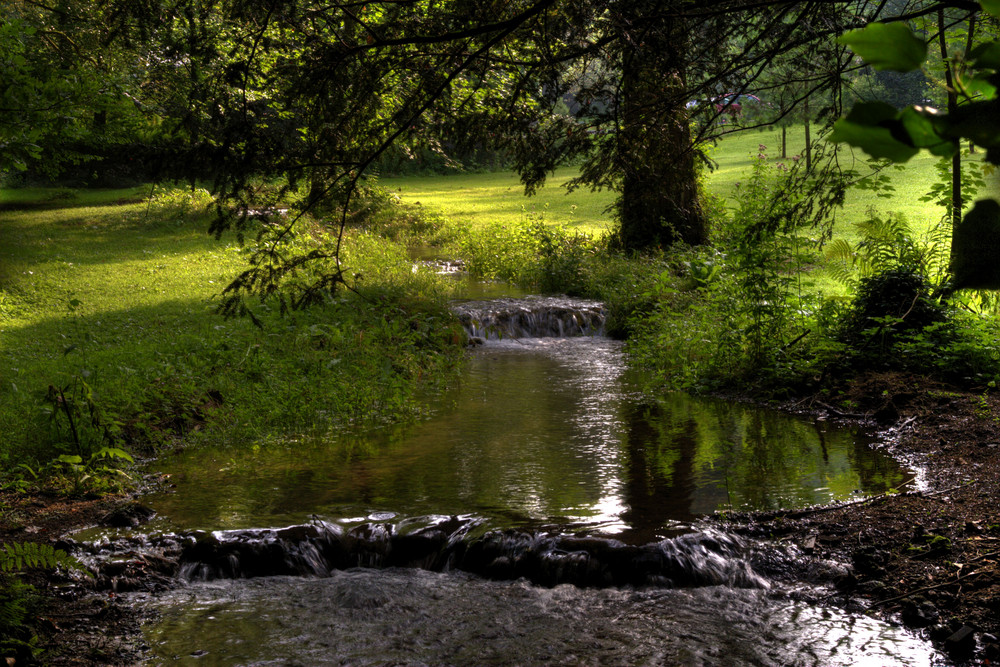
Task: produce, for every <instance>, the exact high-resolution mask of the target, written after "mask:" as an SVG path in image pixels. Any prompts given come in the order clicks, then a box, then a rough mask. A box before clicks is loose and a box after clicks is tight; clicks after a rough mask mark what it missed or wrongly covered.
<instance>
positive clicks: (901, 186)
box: [379, 126, 997, 240]
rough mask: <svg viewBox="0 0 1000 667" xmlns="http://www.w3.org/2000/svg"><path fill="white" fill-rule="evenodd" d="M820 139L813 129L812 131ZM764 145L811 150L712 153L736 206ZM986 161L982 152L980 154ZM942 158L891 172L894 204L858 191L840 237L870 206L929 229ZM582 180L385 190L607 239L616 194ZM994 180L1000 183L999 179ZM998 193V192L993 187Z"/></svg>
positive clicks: (421, 179)
mask: <svg viewBox="0 0 1000 667" xmlns="http://www.w3.org/2000/svg"><path fill="white" fill-rule="evenodd" d="M813 137H814V139H815V130H814V132H813ZM760 145H764V146H766V153H767V155H768V157H769V160H770V162H772V163H778V162H785V163H789V162H790V158H791V157H792V156H793V155H797V154H801V153H803V152H804V149H805V133H804V128H803V127H801V126H797V127H792V128H789V129H788V133H787V150H788V156H789V159H782V158H781V157H780V151H781V130H779V129H775V130H767V131H763V132H759V131H756V130H751V131H746V132H741V133H736V134H731V135H727V136H726V137H725V138H724V139H723V140H722V141H721V142H719V144H718V145H716V146H714V147H711V148H710V149H709V151H708V155H709V157H710V158H711V159H712V160H713V161H714V162H715V163H716V167H715V168H714V169H713V170H712V171H711V172H710V173H709V175H708V178H707V182H708V187H709V190H710V191H711V192H713V193H715V194H717V195H720V196H722V197H724V198H726V199H727V200H728V201H729V202H730V203H731V202H732V197H733V194H734V192H735V190H736V186H737V184H738V183H739V182H741V181H742V180H744V179H746V178H747V176H748V174H749V170H750V167H751V164H752V162H753V160H755V159H756V156H757V154H758V153H759V152H760V151H759V147H760ZM980 156H981V153H980ZM864 157H865V156H864V155H863V154H858V155H856V156H852V155H851V154H850V153H846V154H845V156H844V159H843V160H842V164H843V165H844V166H845V168H851V169H856V170H858V171H859V172H860V173H863V174H864V173H868V172H867V165H866V162H865V160H864ZM937 160H938V158H936V157H934V156H932V155H930V154H929V153H927V152H926V151H925V152H922V153H921V154H919V155H918V156H917V157H915V158H913V159H912V160H910V161H909V162H908V163H907V164H906V165H905V167H904V169H903V170H896V169H890V170H889V172H888V173H889V174H890V176H891V178H892V185H893V187H894V188H895V189H896V190H895V193H894V196H893V197H892V198H891V199H882V198H878V197H876V196H875V195H874V194H873V193H871V192H867V191H861V190H856V191H852V192H851V193H850V194H849V196H848V199H847V202H846V204H845V207H844V209H843V210H842V211H840V212H838V214H837V225H836V227H835V234H836V235H838V236H843V237H844V238H847V239H849V240H853V238H854V232H853V229H852V223H853V222H855V221H858V220H861V219H863V218H864V216H865V213H866V210H867V209H868V207H869V206H876V207H878V208H880V209H881V210H883V211H890V210H891V211H897V212H900V213H903V214H904V215H905V216H906V217H907V219H908V220H909V221H910V222H911V223H912V224H913V225H914V227H915V228H916V229H926V227H928V226H929V225H931V224H933V223H935V222H937V221H938V220H939V219H940V218H941V215H942V214H943V209H942V208H941V207H938V206H935V205H933V204H929V203H925V202H921V201H919V199H920V197H922V196H924V195H925V194H926V193H927V192H928V191H929V190H930V188H931V185H932V184H933V183H934V182H935V180H936V179H937V172H936V170H935V164H936V163H937ZM576 175H577V171H576V170H575V169H572V168H563V169H560V170H558V171H557V172H556V174H555V175H554V176H550V177H549V179H548V181H547V182H546V185H545V187H543V188H541V189H540V190H539V192H538V194H537V195H536V196H534V197H526V196H525V195H524V188H523V186H521V184H520V181H519V180H518V177H517V175H515V174H513V173H510V172H495V173H475V174H472V173H470V174H459V175H444V176H439V175H434V176H405V177H383V178H381V179H380V180H379V182H380V184H382V185H383V186H385V187H387V188H389V189H390V190H392V191H394V192H397V193H398V194H399V195H400V196H401V197H402V200H403V201H404V203H407V204H414V205H419V206H420V207H422V208H424V209H426V210H428V211H431V212H434V213H439V214H442V215H444V216H445V217H448V218H451V219H455V220H461V221H466V222H469V223H471V224H472V225H473V226H478V225H487V224H490V223H510V222H517V221H522V220H526V219H529V218H531V219H541V220H543V221H544V222H546V223H551V224H561V225H566V226H567V227H569V228H570V229H573V230H577V231H582V232H588V233H592V234H602V233H604V232H605V231H606V230H607V229H610V228H611V226H612V217H611V213H610V212H609V211H608V208H609V206H611V204H613V203H614V200H615V195H614V193H611V192H607V191H604V192H590V191H588V190H577V191H575V192H573V193H569V194H567V193H566V190H565V188H563V187H562V186H563V184H565V183H566V182H567V181H568V180H570V179H571V178H573V177H574V176H576ZM994 180H995V179H994ZM993 191H994V193H995V192H996V191H997V188H996V187H994V188H993Z"/></svg>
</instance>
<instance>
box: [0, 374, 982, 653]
mask: <svg viewBox="0 0 1000 667" xmlns="http://www.w3.org/2000/svg"><path fill="white" fill-rule="evenodd" d="M786 407H787V408H788V409H790V410H795V411H800V412H809V413H812V414H825V415H826V416H827V418H829V419H856V418H861V417H864V418H869V419H871V420H872V422H873V423H876V422H877V424H878V426H879V428H880V429H881V431H882V437H881V442H882V446H884V447H886V448H889V449H890V450H891V451H892V452H893V453H894V454H895V455H897V456H899V457H901V458H903V459H904V460H906V461H907V462H909V463H911V464H912V465H914V466H917V467H920V468H922V469H923V470H925V471H926V474H925V476H924V478H923V479H916V480H912V481H910V482H908V483H907V484H905V485H902V486H901V488H900V489H899V491H900V493H899V494H894V495H889V496H885V497H880V498H876V499H871V500H868V501H863V502H859V503H854V504H851V505H846V506H842V507H839V508H814V509H811V510H799V511H794V512H785V513H756V514H744V515H732V514H730V515H727V516H719V517H717V518H715V519H714V520H713V522H717V523H720V524H722V526H723V527H724V528H725V529H726V530H730V531H734V532H737V533H741V534H744V535H748V536H752V537H755V538H762V539H766V540H774V541H776V542H778V543H779V544H782V545H783V546H795V547H797V548H798V549H799V550H800V552H801V554H802V557H803V559H804V561H806V564H805V565H804V567H803V570H808V569H809V568H808V561H810V560H814V561H816V562H823V561H828V560H834V561H838V562H841V563H843V564H845V566H847V567H846V568H845V569H841V574H840V575H839V576H837V577H836V579H834V580H832V582H831V583H833V584H834V585H835V588H833V589H831V591H832V592H831V593H830V595H829V597H827V598H826V599H825V600H823V601H824V602H826V603H829V604H836V605H841V606H844V607H845V608H848V609H851V610H863V609H868V610H869V611H870V613H872V614H873V615H876V616H879V617H883V618H888V619H892V620H897V621H900V622H903V623H905V624H907V625H909V626H911V627H914V628H919V629H920V630H921V632H924V633H926V635H927V636H929V637H931V638H933V639H934V640H935V641H936V642H938V644H939V645H940V646H944V647H947V648H948V650H949V651H950V652H951V653H952V655H954V656H955V658H956V659H964V658H969V657H972V658H973V659H974V660H975V661H976V662H981V661H983V660H986V659H989V660H991V661H993V662H996V661H997V659H998V658H1000V648H998V645H997V642H996V639H995V637H996V636H997V634H998V632H1000V623H998V614H997V612H996V611H995V610H996V609H997V608H1000V571H998V567H997V563H998V560H1000V513H998V511H997V500H998V499H1000V495H998V491H1000V490H998V489H997V486H998V480H1000V423H998V422H1000V402H998V401H996V400H994V398H993V397H992V396H989V395H981V394H970V393H967V392H958V391H956V390H954V389H953V388H949V387H945V386H942V385H937V384H934V383H929V382H922V381H920V380H919V379H915V378H912V377H904V376H895V375H880V376H872V377H869V378H866V379H865V380H863V381H857V382H855V383H854V384H852V385H851V386H850V387H845V388H844V390H843V393H841V394H835V398H831V396H830V395H829V394H827V395H823V396H815V397H808V398H805V399H802V400H800V401H797V402H796V403H794V404H790V405H788V406H786ZM0 502H3V503H4V505H3V507H4V508H5V509H4V512H3V514H2V515H0V516H2V518H0V540H3V541H4V542H6V541H9V540H19V541H27V540H32V541H52V542H55V541H57V540H58V539H59V538H60V537H61V536H62V535H64V534H65V533H66V532H69V531H72V530H74V529H77V528H80V527H83V526H90V525H100V524H105V525H122V523H123V522H127V523H131V522H133V521H135V522H139V521H142V520H143V518H144V515H143V512H142V511H141V510H137V509H136V506H135V505H134V504H132V503H133V501H132V500H131V499H128V498H105V499H100V500H77V501H67V500H65V499H60V498H57V497H46V496H23V495H5V496H3V497H2V498H0ZM116 508H117V511H115V510H116ZM123 510H124V511H123ZM134 560H135V562H131V563H128V564H127V567H128V568H129V577H130V579H131V582H130V587H131V588H140V589H142V588H146V587H158V586H163V585H165V583H166V582H165V578H164V576H163V568H167V570H169V567H170V565H169V564H160V563H156V562H152V561H150V562H144V561H142V560H141V559H134ZM161 565H162V566H163V567H161ZM825 571H830V572H833V571H836V570H834V569H830V568H827V569H826V570H825ZM845 571H846V574H844V572H845ZM35 583H36V584H37V586H38V587H39V589H40V590H41V591H42V592H43V593H44V594H45V595H46V596H47V598H48V604H47V607H46V610H45V613H44V614H42V615H41V617H40V621H39V626H38V630H37V631H38V633H39V636H40V637H41V639H42V640H43V645H44V646H45V648H46V653H45V658H44V659H45V661H46V662H47V663H49V664H55V665H128V664H135V663H136V662H137V661H138V660H140V659H141V656H142V654H143V650H144V646H143V644H142V637H141V635H140V634H139V624H140V622H141V619H138V618H136V617H135V615H134V612H133V611H132V610H131V609H130V608H128V607H126V606H125V605H123V604H122V603H121V602H120V600H119V599H118V597H117V594H116V593H114V592H111V591H108V590H106V589H105V590H93V588H94V586H90V587H89V588H90V590H88V587H84V586H80V585H76V584H74V585H71V586H68V585H67V581H66V580H65V578H60V577H47V578H40V577H36V578H35ZM101 586H104V587H106V586H107V580H106V579H100V578H99V583H98V585H97V587H101ZM983 664H985V663H983Z"/></svg>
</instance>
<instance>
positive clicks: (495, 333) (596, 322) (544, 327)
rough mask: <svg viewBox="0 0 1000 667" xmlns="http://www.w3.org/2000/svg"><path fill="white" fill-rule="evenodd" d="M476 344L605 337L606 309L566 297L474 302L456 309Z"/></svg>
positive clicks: (600, 305)
mask: <svg viewBox="0 0 1000 667" xmlns="http://www.w3.org/2000/svg"><path fill="white" fill-rule="evenodd" d="M454 310H455V312H456V313H457V314H458V319H459V321H461V323H462V326H463V327H465V331H466V333H467V334H468V335H469V337H470V338H471V339H473V340H475V339H482V340H499V339H504V338H563V337H567V336H601V335H603V334H604V321H605V311H604V305H603V304H601V303H600V302H598V301H584V300H579V299H568V298H566V297H528V298H524V299H497V300H494V301H470V302H467V303H463V304H459V305H457V306H455V309H454Z"/></svg>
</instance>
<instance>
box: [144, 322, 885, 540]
mask: <svg viewBox="0 0 1000 667" xmlns="http://www.w3.org/2000/svg"><path fill="white" fill-rule="evenodd" d="M162 467H163V469H164V470H165V472H168V473H170V474H171V475H172V479H173V481H174V482H175V483H176V485H177V489H176V493H172V494H164V495H160V496H157V497H155V498H153V499H152V504H153V505H154V507H155V508H156V509H157V510H158V511H159V512H160V514H161V515H162V516H165V517H166V518H167V521H169V522H170V524H171V526H172V527H178V528H185V529H187V528H204V529H216V528H244V527H253V526H274V525H283V524H290V523H297V522H302V521H304V520H306V519H308V518H309V517H310V516H313V515H316V516H319V517H321V518H325V519H333V520H345V519H358V520H362V519H364V518H366V517H372V516H373V515H375V516H382V517H384V518H391V517H406V516H423V515H432V514H433V515H449V514H475V515H479V516H482V517H484V518H486V519H487V520H488V521H489V522H490V523H491V525H494V526H497V527H505V526H516V527H541V526H547V527H554V528H556V529H558V528H560V527H562V528H565V529H568V530H587V531H590V532H597V533H604V534H608V535H614V536H616V537H619V538H620V539H623V540H626V541H629V542H634V543H641V542H647V541H650V540H653V539H657V538H660V537H663V536H665V535H669V534H672V533H675V532H676V531H677V530H678V529H682V528H683V527H684V526H685V525H686V524H687V523H689V522H690V521H691V520H692V519H693V518H694V517H696V516H698V515H701V514H705V513H710V512H713V511H716V510H719V509H725V508H729V507H733V508H736V507H756V508H773V507H789V506H803V505H809V504H814V503H820V502H827V501H830V500H832V499H840V498H848V497H850V496H852V495H854V494H857V493H865V494H870V493H877V492H881V491H884V490H886V489H888V488H890V487H892V486H894V485H897V484H899V483H900V482H901V481H902V479H903V478H904V472H903V471H902V470H901V469H900V468H899V467H898V466H897V465H896V464H895V463H894V462H893V461H892V460H890V459H888V458H886V457H884V456H882V455H881V454H879V453H877V452H874V451H872V450H871V449H870V448H869V447H867V446H866V444H865V441H864V438H863V437H860V436H858V435H855V434H854V433H852V432H850V431H846V430H840V429H836V428H834V427H832V426H830V425H828V424H825V423H817V422H813V421H811V420H802V419H798V418H794V417H791V416H787V415H783V414H779V413H772V412H767V411H761V410H758V409H755V408H749V407H746V406H741V405H733V404H727V403H724V402H719V401H712V400H698V399H693V398H691V397H688V396H684V395H679V394H678V395H671V396H667V397H665V398H664V400H663V401H662V402H661V403H658V404H656V405H651V404H649V403H648V402H647V401H641V400H639V397H638V396H637V394H636V392H635V389H634V387H633V385H632V384H631V383H630V382H629V380H628V377H627V374H626V373H625V371H624V363H623V359H622V354H621V350H620V347H619V345H618V344H617V343H615V342H613V341H609V340H606V339H600V338H594V339H579V338H578V339H571V340H567V339H531V340H521V341H506V342H504V343H503V344H499V345H489V346H485V347H483V348H481V349H480V350H478V351H477V352H476V353H475V354H473V355H472V358H471V360H470V363H469V369H468V373H467V374H466V377H465V379H464V380H463V382H462V383H461V385H460V386H459V387H457V388H455V389H454V390H453V391H451V392H450V393H448V394H446V395H444V396H442V397H441V398H440V401H439V402H438V405H437V407H436V408H435V414H434V416H433V417H432V418H430V419H428V420H426V421H424V422H421V423H418V424H414V425H411V426H408V427H405V428H401V429H396V430H394V431H391V432H382V433H376V434H373V435H371V436H370V437H365V438H341V439H339V440H337V441H332V442H289V443H286V444H285V445H283V446H272V447H268V448H266V449H261V450H260V451H256V452H252V453H251V452H247V451H240V452H238V453H237V452H232V451H214V452H213V451H205V450H199V451H192V452H187V453H184V454H182V455H180V456H178V457H175V458H173V459H171V460H169V461H165V462H163V463H162Z"/></svg>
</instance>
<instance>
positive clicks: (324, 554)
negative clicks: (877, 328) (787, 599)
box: [171, 517, 768, 588]
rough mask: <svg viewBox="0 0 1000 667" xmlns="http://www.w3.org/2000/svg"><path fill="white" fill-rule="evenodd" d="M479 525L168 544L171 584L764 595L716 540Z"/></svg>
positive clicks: (328, 530)
mask: <svg viewBox="0 0 1000 667" xmlns="http://www.w3.org/2000/svg"><path fill="white" fill-rule="evenodd" d="M480 524H481V521H480V520H479V519H475V518H468V517H448V518H441V517H432V518H427V517H425V518H423V520H420V521H418V522H416V523H415V524H413V525H410V526H407V525H405V524H392V523H365V524H361V525H359V526H355V527H354V528H350V529H345V528H344V527H343V526H341V525H339V524H334V523H327V522H322V521H317V522H314V523H311V524H307V525H299V526H290V527H287V528H281V529H253V530H231V531H217V532H214V533H205V532H195V533H186V534H180V535H175V536H172V537H171V539H173V540H176V542H177V543H179V546H180V558H179V567H178V574H179V575H180V577H181V578H183V579H187V580H200V581H210V580H215V579H239V578H255V577H263V576H272V575H297V576H308V577H326V576H330V574H331V572H333V571H335V570H345V569H349V568H354V567H363V568H386V567H405V568H418V569H424V570H433V571H439V572H440V571H448V570H461V571H465V572H470V573H472V574H477V575H480V576H483V577H486V578H489V579H495V580H513V579H521V578H523V579H527V580H528V581H531V582H532V583H535V584H539V585H542V586H556V585H559V584H575V585H577V586H582V587H598V588H605V587H612V586H656V587H665V588H682V587H684V588H687V587H699V586H714V585H728V586H733V587H739V588H766V587H767V586H768V584H767V582H766V580H765V579H764V578H763V577H762V576H760V575H758V574H757V573H755V572H754V571H753V569H752V567H751V566H750V565H749V563H748V559H747V551H748V547H747V545H746V544H744V542H743V541H742V540H741V539H739V538H737V537H735V536H732V535H727V534H724V533H720V532H718V531H706V532H700V533H690V534H686V535H682V536H680V537H677V538H673V539H669V540H664V541H662V542H655V543H651V544H646V545H642V546H632V545H627V544H624V543H622V542H619V541H617V540H612V539H604V538H599V537H576V536H552V535H546V534H543V533H528V532H520V531H514V530H491V531H487V532H485V533H483V534H481V535H475V533H476V532H478V531H476V530H475V529H476V528H477V527H478V526H480Z"/></svg>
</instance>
